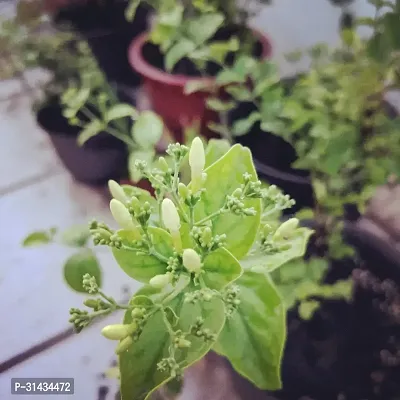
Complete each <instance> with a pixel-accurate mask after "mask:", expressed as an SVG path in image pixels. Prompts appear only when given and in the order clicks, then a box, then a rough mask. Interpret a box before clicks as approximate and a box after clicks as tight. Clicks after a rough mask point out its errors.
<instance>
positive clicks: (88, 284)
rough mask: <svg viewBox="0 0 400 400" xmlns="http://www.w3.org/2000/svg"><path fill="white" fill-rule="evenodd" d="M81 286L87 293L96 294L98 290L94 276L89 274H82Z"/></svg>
mask: <svg viewBox="0 0 400 400" xmlns="http://www.w3.org/2000/svg"><path fill="white" fill-rule="evenodd" d="M82 286H83V289H84V290H85V291H86V292H88V293H89V294H97V293H98V292H99V285H98V284H97V282H96V278H95V277H94V276H90V275H89V274H85V275H83V279H82Z"/></svg>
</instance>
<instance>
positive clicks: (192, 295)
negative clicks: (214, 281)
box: [185, 288, 214, 304]
mask: <svg viewBox="0 0 400 400" xmlns="http://www.w3.org/2000/svg"><path fill="white" fill-rule="evenodd" d="M213 296H214V292H213V291H212V290H211V289H207V288H204V289H200V290H195V291H194V292H189V293H185V303H191V304H196V303H197V302H198V301H211V299H212V298H213Z"/></svg>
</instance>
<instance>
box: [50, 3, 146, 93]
mask: <svg viewBox="0 0 400 400" xmlns="http://www.w3.org/2000/svg"><path fill="white" fill-rule="evenodd" d="M126 6H127V3H126V1H118V0H114V1H113V0H107V1H101V2H98V1H87V2H83V3H81V4H76V3H75V4H72V5H70V6H68V7H65V8H63V9H61V10H60V11H59V12H58V13H57V15H56V16H55V18H54V20H55V22H56V24H57V25H71V26H72V28H73V29H75V30H77V31H78V32H79V33H80V34H81V35H82V36H83V37H84V38H85V39H87V41H88V43H89V46H90V48H91V49H92V52H93V55H94V56H95V57H96V59H97V61H98V63H99V66H100V67H101V68H102V70H103V71H104V73H105V74H106V76H107V79H108V80H109V81H111V82H117V83H120V84H125V85H128V86H138V85H139V84H140V83H141V79H140V76H139V75H138V74H136V73H135V72H134V71H132V68H131V67H130V65H129V61H128V56H127V54H128V48H129V45H130V43H131V41H132V39H133V38H135V37H136V36H138V35H139V34H141V33H142V32H145V31H146V29H147V23H148V17H149V9H148V8H146V7H145V6H139V7H138V9H137V13H136V16H135V19H134V21H132V22H128V21H127V20H126V18H125V14H124V13H125V8H126Z"/></svg>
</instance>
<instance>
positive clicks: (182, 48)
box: [165, 38, 196, 71]
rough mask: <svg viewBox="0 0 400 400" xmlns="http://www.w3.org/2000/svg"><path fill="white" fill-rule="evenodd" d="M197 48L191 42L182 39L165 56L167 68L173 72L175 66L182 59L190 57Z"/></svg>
mask: <svg viewBox="0 0 400 400" xmlns="http://www.w3.org/2000/svg"><path fill="white" fill-rule="evenodd" d="M195 48H196V45H195V43H193V42H192V41H191V40H188V39H185V38H181V39H180V40H179V41H178V42H176V43H175V44H174V45H173V46H172V47H171V48H170V49H169V50H168V52H167V53H166V54H165V68H166V69H167V71H172V69H173V68H174V66H175V64H176V63H177V62H178V61H180V60H181V59H182V58H184V57H186V56H188V55H189V54H190V53H191V52H192V51H193V50H194V49H195Z"/></svg>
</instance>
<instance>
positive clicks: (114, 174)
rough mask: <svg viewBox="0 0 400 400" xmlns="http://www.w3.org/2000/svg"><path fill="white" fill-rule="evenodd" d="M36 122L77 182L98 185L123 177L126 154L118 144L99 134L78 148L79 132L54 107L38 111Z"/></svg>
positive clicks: (116, 141) (58, 107)
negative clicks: (47, 135) (46, 134)
mask: <svg viewBox="0 0 400 400" xmlns="http://www.w3.org/2000/svg"><path fill="white" fill-rule="evenodd" d="M37 121H38V123H39V125H40V126H41V128H42V129H43V130H45V131H46V132H47V133H48V134H49V137H50V140H51V142H52V144H53V146H54V149H55V150H56V152H57V154H58V156H59V157H60V159H61V161H62V163H63V164H64V166H65V167H66V168H67V169H68V170H69V171H70V173H71V174H72V176H73V177H74V178H75V179H76V180H77V181H80V182H83V183H86V184H91V185H102V184H105V183H106V182H107V181H108V180H109V179H119V178H120V177H121V176H123V174H124V173H125V170H126V165H127V151H126V146H125V144H124V143H123V142H121V141H120V140H118V139H115V138H114V137H112V136H110V135H109V134H107V133H105V132H101V133H100V134H99V135H97V136H95V137H93V138H91V139H89V140H88V141H87V142H86V143H85V144H84V145H83V146H79V145H78V144H77V136H78V134H79V132H80V129H79V128H78V127H76V126H71V125H70V124H69V123H68V121H67V120H66V119H65V118H64V117H63V116H62V114H61V107H60V106H59V105H58V104H57V103H51V104H49V105H46V106H44V107H42V108H41V109H40V111H39V112H38V114H37Z"/></svg>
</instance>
